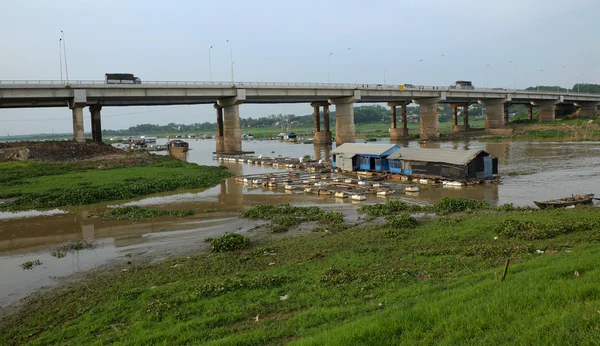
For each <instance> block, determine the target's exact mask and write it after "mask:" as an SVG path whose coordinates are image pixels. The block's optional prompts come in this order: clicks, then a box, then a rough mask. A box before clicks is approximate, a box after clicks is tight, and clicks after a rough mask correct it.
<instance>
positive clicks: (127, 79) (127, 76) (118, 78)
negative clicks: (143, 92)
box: [104, 73, 142, 84]
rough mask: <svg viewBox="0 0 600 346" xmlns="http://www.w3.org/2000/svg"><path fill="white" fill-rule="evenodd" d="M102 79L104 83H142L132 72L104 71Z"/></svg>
mask: <svg viewBox="0 0 600 346" xmlns="http://www.w3.org/2000/svg"><path fill="white" fill-rule="evenodd" d="M104 81H105V82H106V84H142V80H141V79H139V78H138V77H136V76H134V75H133V73H106V74H104Z"/></svg>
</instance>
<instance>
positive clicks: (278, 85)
mask: <svg viewBox="0 0 600 346" xmlns="http://www.w3.org/2000/svg"><path fill="white" fill-rule="evenodd" d="M9 85H10V86H40V87H44V86H52V87H57V88H58V87H64V86H71V87H72V86H74V85H81V86H87V85H98V86H99V85H104V86H110V87H138V88H139V87H144V86H146V85H152V86H166V87H172V86H182V87H185V86H194V87H199V88H214V87H218V88H223V87H231V88H285V87H293V88H320V89H353V90H389V91H397V90H398V89H399V88H400V87H401V86H402V89H403V90H407V91H464V92H478V91H479V92H481V91H483V92H493V93H514V92H520V93H524V92H527V93H535V94H545V95H565V94H566V95H591V94H592V93H582V92H575V91H574V90H568V91H567V92H563V91H537V90H522V89H509V88H474V89H458V88H454V87H453V86H447V85H444V86H437V85H412V84H403V85H398V84H377V83H364V84H354V83H297V82H234V83H232V82H230V81H228V82H224V81H214V82H209V81H142V83H141V84H107V83H106V82H105V81H104V80H69V82H68V83H67V82H66V81H65V80H62V81H60V80H0V86H9ZM594 95H595V94H594Z"/></svg>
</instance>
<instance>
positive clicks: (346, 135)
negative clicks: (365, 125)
mask: <svg viewBox="0 0 600 346" xmlns="http://www.w3.org/2000/svg"><path fill="white" fill-rule="evenodd" d="M360 98H361V94H360V90H355V91H354V95H353V96H348V97H340V98H335V99H330V100H329V103H330V104H334V105H335V111H336V113H335V117H336V122H335V132H336V135H335V143H336V144H337V145H342V144H344V143H354V142H355V140H356V129H355V126H354V103H355V102H356V101H358V100H360Z"/></svg>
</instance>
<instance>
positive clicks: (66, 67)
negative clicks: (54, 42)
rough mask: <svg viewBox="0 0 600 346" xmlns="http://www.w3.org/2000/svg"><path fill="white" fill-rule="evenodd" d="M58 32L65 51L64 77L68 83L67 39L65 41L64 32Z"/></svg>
mask: <svg viewBox="0 0 600 346" xmlns="http://www.w3.org/2000/svg"><path fill="white" fill-rule="evenodd" d="M60 33H61V34H62V45H63V52H64V53H65V77H66V78H67V84H69V67H68V66H67V43H66V42H67V41H65V32H64V31H62V30H61V31H60Z"/></svg>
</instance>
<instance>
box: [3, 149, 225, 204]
mask: <svg viewBox="0 0 600 346" xmlns="http://www.w3.org/2000/svg"><path fill="white" fill-rule="evenodd" d="M148 157H151V159H149V161H148V160H146V161H140V162H137V161H136V162H131V163H128V164H127V165H118V166H112V165H111V166H110V167H107V168H102V161H93V162H85V161H84V162H80V163H43V162H5V163H0V182H1V183H2V184H3V188H2V191H1V192H0V198H1V197H15V196H16V197H18V198H17V199H16V200H14V201H11V202H7V203H3V204H0V210H4V211H14V210H26V209H40V208H54V207H62V206H72V205H84V204H91V203H97V202H103V201H112V200H121V199H129V198H134V197H138V196H143V195H147V194H151V193H157V192H165V191H173V190H178V189H193V188H208V187H212V186H214V185H216V184H218V183H219V182H220V181H221V180H222V179H223V178H226V177H229V176H231V174H230V173H229V172H227V170H226V169H225V168H224V167H213V166H198V165H196V164H193V163H188V162H185V161H179V160H176V159H174V158H171V157H168V156H154V155H149V156H148ZM126 161H127V160H126V159H125V160H123V162H126Z"/></svg>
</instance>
